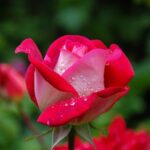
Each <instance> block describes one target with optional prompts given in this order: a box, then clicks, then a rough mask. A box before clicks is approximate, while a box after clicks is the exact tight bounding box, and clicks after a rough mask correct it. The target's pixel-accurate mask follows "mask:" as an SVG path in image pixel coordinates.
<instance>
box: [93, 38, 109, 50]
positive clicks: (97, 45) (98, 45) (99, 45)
mask: <svg viewBox="0 0 150 150" xmlns="http://www.w3.org/2000/svg"><path fill="white" fill-rule="evenodd" d="M92 42H93V43H94V45H95V46H96V47H97V48H102V49H107V47H106V45H105V44H104V43H103V42H102V41H101V40H97V39H96V40H92Z"/></svg>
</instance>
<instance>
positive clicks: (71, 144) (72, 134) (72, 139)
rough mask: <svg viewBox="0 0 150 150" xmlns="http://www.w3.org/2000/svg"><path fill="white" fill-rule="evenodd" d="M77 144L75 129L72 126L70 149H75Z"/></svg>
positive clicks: (69, 139) (69, 138)
mask: <svg viewBox="0 0 150 150" xmlns="http://www.w3.org/2000/svg"><path fill="white" fill-rule="evenodd" d="M74 145H75V130H74V129H73V128H72V129H71V131H70V133H69V135H68V148H69V150H74Z"/></svg>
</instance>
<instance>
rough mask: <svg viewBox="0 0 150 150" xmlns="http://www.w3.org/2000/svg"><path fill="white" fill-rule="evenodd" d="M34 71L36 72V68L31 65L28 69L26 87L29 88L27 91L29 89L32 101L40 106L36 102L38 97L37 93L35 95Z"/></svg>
mask: <svg viewBox="0 0 150 150" xmlns="http://www.w3.org/2000/svg"><path fill="white" fill-rule="evenodd" d="M34 71H35V68H34V66H33V65H32V64H31V65H30V66H29V67H28V70H27V72H26V77H25V81H26V86H27V89H28V93H29V95H30V97H31V100H32V101H33V102H34V103H35V104H36V105H37V106H38V104H37V100H36V97H35V93H34Z"/></svg>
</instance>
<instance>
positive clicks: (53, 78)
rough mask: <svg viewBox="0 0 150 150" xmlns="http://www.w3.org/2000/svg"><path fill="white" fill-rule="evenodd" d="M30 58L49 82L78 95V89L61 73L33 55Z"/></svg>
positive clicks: (57, 87)
mask: <svg viewBox="0 0 150 150" xmlns="http://www.w3.org/2000/svg"><path fill="white" fill-rule="evenodd" d="M29 60H30V62H31V63H32V64H33V65H34V66H35V68H36V69H37V70H38V71H39V72H40V74H41V75H42V76H43V78H44V79H45V80H46V81H48V82H49V84H51V85H52V86H54V87H55V88H56V89H58V90H61V91H64V92H70V93H73V94H76V95H77V92H76V90H75V89H74V88H73V87H72V86H71V85H70V84H69V83H68V82H67V81H66V80H65V79H63V78H62V77H61V76H60V75H59V74H57V73H56V72H54V71H53V70H51V69H50V68H48V67H47V65H45V64H44V63H42V62H41V61H39V60H38V59H36V58H34V57H32V56H29Z"/></svg>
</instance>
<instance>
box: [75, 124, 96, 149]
mask: <svg viewBox="0 0 150 150" xmlns="http://www.w3.org/2000/svg"><path fill="white" fill-rule="evenodd" d="M76 132H77V134H78V135H79V136H81V137H82V138H83V139H84V140H86V141H88V142H89V143H90V144H91V145H92V146H93V148H94V149H96V145H95V143H94V142H93V139H92V135H91V131H90V126H89V124H83V125H80V126H77V127H76Z"/></svg>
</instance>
